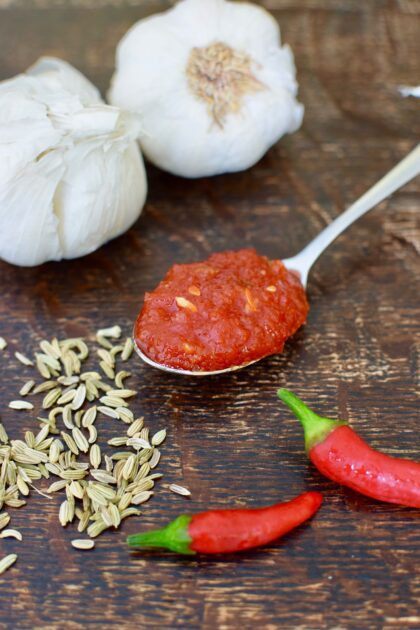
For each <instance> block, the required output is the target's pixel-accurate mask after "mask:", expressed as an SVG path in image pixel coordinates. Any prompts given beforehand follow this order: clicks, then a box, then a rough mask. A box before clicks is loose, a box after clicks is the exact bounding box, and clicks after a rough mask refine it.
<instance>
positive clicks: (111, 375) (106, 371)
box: [99, 361, 115, 380]
mask: <svg viewBox="0 0 420 630" xmlns="http://www.w3.org/2000/svg"><path fill="white" fill-rule="evenodd" d="M99 365H100V367H101V369H102V371H103V373H104V374H105V375H106V376H107V377H108V378H110V379H111V380H114V378H115V371H114V369H113V368H112V367H111V366H110V365H108V363H106V362H105V361H101V362H100V363H99Z"/></svg>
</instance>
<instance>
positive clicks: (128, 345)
mask: <svg viewBox="0 0 420 630" xmlns="http://www.w3.org/2000/svg"><path fill="white" fill-rule="evenodd" d="M133 350H134V344H133V340H132V339H131V338H130V337H127V339H126V340H125V344H124V348H123V351H122V353H121V359H122V360H123V361H128V359H129V358H130V357H131V355H132V353H133Z"/></svg>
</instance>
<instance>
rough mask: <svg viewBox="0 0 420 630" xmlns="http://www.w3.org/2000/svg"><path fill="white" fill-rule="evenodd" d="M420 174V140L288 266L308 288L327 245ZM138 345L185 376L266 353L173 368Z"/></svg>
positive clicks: (236, 367) (230, 369) (167, 369)
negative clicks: (203, 366) (203, 367)
mask: <svg viewBox="0 0 420 630" xmlns="http://www.w3.org/2000/svg"><path fill="white" fill-rule="evenodd" d="M419 174H420V144H418V145H417V146H416V147H415V148H414V149H413V150H412V151H411V152H410V153H409V154H408V155H407V156H406V157H405V158H404V159H403V160H401V162H399V163H398V164H397V165H396V166H394V168H393V169H391V170H390V171H389V172H388V173H387V174H386V175H385V176H384V177H383V178H382V179H381V180H379V182H378V183H377V184H375V185H374V186H372V188H370V189H369V190H368V191H367V192H366V193H364V195H362V196H361V197H360V198H359V199H358V200H357V201H356V202H355V203H353V204H352V205H351V206H350V207H349V208H347V210H346V211H345V212H343V213H342V214H341V215H340V216H339V217H337V219H335V220H334V221H332V223H330V224H329V225H328V226H327V227H326V228H325V229H324V230H322V232H320V233H319V234H318V236H316V237H315V238H314V239H313V240H312V241H311V242H310V243H309V244H308V245H307V246H306V247H305V248H304V249H303V250H302V251H301V252H299V253H298V254H296V256H293V257H292V258H287V259H286V260H283V261H282V262H283V264H284V266H285V267H286V268H287V269H288V270H289V271H294V272H297V273H298V274H299V276H300V281H301V284H302V286H303V288H304V289H306V286H307V282H308V276H309V272H310V270H311V268H312V266H313V264H314V263H315V261H316V260H317V259H318V258H319V256H320V255H321V254H322V253H323V252H324V251H325V250H326V249H327V247H328V246H329V245H330V244H331V243H332V242H333V241H335V239H336V238H337V237H338V236H339V235H340V234H342V233H343V232H344V231H345V230H346V229H347V228H348V227H349V226H350V225H351V224H352V223H354V222H355V221H356V220H357V219H359V218H360V217H361V216H363V215H364V214H366V213H367V212H369V210H372V208H374V207H375V206H377V205H378V203H380V202H381V201H383V200H384V199H386V198H387V197H389V196H390V195H391V194H392V193H394V192H395V191H396V190H398V189H399V188H401V187H402V186H404V185H405V184H406V183H407V182H409V181H410V180H411V179H413V178H414V177H416V176H417V175H419ZM134 347H135V349H136V352H137V354H138V355H139V357H140V358H141V359H142V360H143V361H144V362H145V363H147V364H148V365H151V366H152V367H155V368H158V369H160V370H164V371H165V372H170V373H172V374H181V375H183V376H213V375H216V374H225V373H227V372H235V371H236V370H240V369H242V368H245V367H247V366H248V365H252V364H253V363H256V362H257V361H260V360H261V359H264V358H265V356H267V355H264V356H261V357H259V358H258V359H254V360H253V361H249V362H247V363H243V364H242V365H232V366H229V367H227V368H224V369H221V370H211V371H202V370H197V371H194V370H183V369H180V368H173V367H170V366H167V365H163V364H161V363H156V362H155V361H153V360H152V359H150V358H149V357H148V356H147V355H145V354H144V353H143V352H142V351H141V350H140V348H139V347H138V346H137V344H136V341H135V338H134Z"/></svg>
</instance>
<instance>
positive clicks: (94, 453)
mask: <svg viewBox="0 0 420 630" xmlns="http://www.w3.org/2000/svg"><path fill="white" fill-rule="evenodd" d="M89 459H90V463H91V464H92V466H93V467H94V468H99V466H100V465H101V459H102V456H101V449H100V447H99V445H98V444H93V445H92V446H91V447H90V450H89Z"/></svg>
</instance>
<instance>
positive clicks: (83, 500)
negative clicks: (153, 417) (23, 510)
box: [0, 327, 166, 570]
mask: <svg viewBox="0 0 420 630" xmlns="http://www.w3.org/2000/svg"><path fill="white" fill-rule="evenodd" d="M120 336H121V329H120V328H119V327H112V328H110V329H104V330H102V331H98V333H97V342H98V345H99V346H100V348H99V350H98V352H97V354H98V360H97V362H98V363H99V364H98V365H97V369H96V370H92V371H83V364H84V361H85V360H86V359H87V357H88V355H89V349H88V347H87V345H86V344H85V343H84V341H83V340H82V339H80V338H76V339H66V340H62V341H59V340H57V339H53V340H52V341H48V340H43V341H41V343H40V350H41V351H40V352H37V353H35V364H36V366H35V369H37V370H38V372H39V373H40V374H41V376H42V377H43V379H44V380H43V381H42V382H41V383H37V384H36V383H35V380H34V379H31V380H29V381H27V382H26V383H25V384H24V385H23V386H22V388H21V390H20V395H21V396H32V395H36V394H43V399H42V406H43V408H44V409H45V410H47V413H48V419H46V418H41V417H39V418H38V422H39V423H40V430H39V431H38V432H37V433H36V434H35V432H32V431H27V432H26V433H25V441H22V440H12V441H9V437H8V435H7V432H6V430H5V428H4V427H3V425H2V424H1V423H0V487H1V488H2V490H1V493H0V531H1V530H4V531H3V532H2V533H0V537H2V538H7V537H15V538H16V539H18V540H21V534H20V532H18V531H17V530H14V529H5V528H6V526H7V525H8V523H9V521H10V516H9V515H8V513H7V512H5V511H1V510H2V508H3V506H9V507H21V506H23V505H25V503H26V502H25V500H23V499H22V498H21V497H22V496H24V497H26V496H27V495H29V493H30V490H31V489H34V490H36V491H37V492H40V493H41V491H39V490H37V489H36V488H35V487H34V486H33V485H32V483H33V481H34V480H39V479H41V478H47V477H51V476H55V477H57V478H58V480H56V481H52V483H50V485H49V488H48V490H47V492H48V494H44V493H41V494H43V496H46V497H47V498H51V496H49V495H51V494H52V493H55V492H62V491H64V492H65V494H66V497H65V500H64V501H62V503H61V506H60V509H59V515H58V516H59V521H60V523H61V524H62V525H63V526H64V527H65V526H67V525H68V524H69V523H72V522H74V521H76V526H77V530H78V531H79V532H86V533H87V534H88V536H90V537H91V538H94V537H96V536H98V535H100V534H101V533H102V532H103V531H105V530H106V529H108V528H118V527H119V526H120V523H121V521H122V520H124V519H125V518H127V517H129V516H138V515H139V514H140V511H139V510H138V509H137V508H135V507H133V506H135V505H138V504H141V503H144V502H146V501H147V500H149V499H150V498H151V496H152V495H153V488H154V484H155V480H156V479H159V478H160V477H161V476H162V475H161V474H160V473H153V474H150V472H151V469H152V468H154V467H155V466H156V465H157V464H158V462H159V459H160V452H159V451H158V449H157V448H156V447H157V446H159V445H160V444H161V443H162V442H163V440H164V439H165V437H166V430H165V429H162V430H160V431H158V432H157V433H155V434H154V435H153V437H152V438H151V440H150V439H149V429H148V428H147V427H145V426H144V418H137V419H136V420H135V419H134V418H135V416H134V414H133V412H132V410H131V409H130V407H129V405H130V402H131V399H132V398H133V397H134V396H135V395H136V393H137V392H136V391H135V390H133V389H127V388H126V387H125V386H124V381H125V379H127V378H129V377H130V376H131V374H130V372H128V371H126V370H120V371H117V363H118V362H119V361H120V360H122V361H127V360H128V359H129V358H130V356H131V354H132V350H133V344H132V341H131V339H130V338H128V339H127V340H126V341H125V342H124V344H116V345H115V344H114V345H113V343H112V340H115V339H119V337H120ZM22 357H23V358H22ZM17 358H18V360H20V361H21V362H25V361H26V363H25V365H27V366H28V367H29V366H30V365H33V362H32V361H31V360H30V359H27V357H25V356H24V355H20V354H19V356H18V357H17ZM104 375H105V376H104ZM105 377H107V378H108V379H110V380H111V383H109V382H107V380H106V378H105ZM86 403H87V404H88V405H90V406H87V407H86ZM98 403H103V404H102V405H98ZM9 406H10V407H11V408H12V409H13V408H14V409H28V410H30V409H33V404H32V403H30V402H29V401H28V400H15V401H11V403H10V404H9ZM99 414H102V415H105V416H108V417H110V418H113V419H116V420H117V421H120V422H123V423H125V424H127V425H128V427H127V429H126V430H125V429H124V431H122V433H125V431H126V434H125V435H120V436H119V437H115V438H113V439H111V440H109V442H108V444H109V446H117V447H118V446H124V447H125V448H126V450H124V451H120V452H117V453H114V454H113V455H112V456H109V455H103V454H102V453H101V449H100V447H99V445H98V444H97V443H96V439H97V428H96V425H97V424H98V420H97V417H99V424H100V420H101V418H100V416H99ZM62 428H64V429H66V430H62ZM57 434H58V435H61V437H60V438H59V437H57ZM84 454H86V455H84ZM81 458H87V459H88V461H82V460H81ZM102 462H104V465H103V468H104V469H101V468H100V466H101V464H102ZM79 542H80V544H81V547H77V545H78V544H79ZM73 543H75V544H73ZM72 544H73V546H74V547H76V548H83V549H90V548H92V547H93V544H94V543H93V541H91V540H89V539H83V540H81V541H79V540H76V541H72ZM5 561H6V559H4V560H3V562H5ZM8 562H9V561H8V560H7V562H5V564H6V565H7V566H6V568H8V566H11V565H8ZM13 562H14V560H13ZM0 568H1V563H0ZM6 568H5V569H4V570H6Z"/></svg>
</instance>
